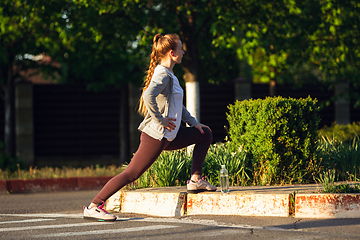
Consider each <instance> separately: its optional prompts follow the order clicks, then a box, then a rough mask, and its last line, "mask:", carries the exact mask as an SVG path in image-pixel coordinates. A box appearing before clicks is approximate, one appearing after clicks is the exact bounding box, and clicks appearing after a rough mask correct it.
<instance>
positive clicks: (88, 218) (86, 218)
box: [84, 216, 116, 222]
mask: <svg viewBox="0 0 360 240" xmlns="http://www.w3.org/2000/svg"><path fill="white" fill-rule="evenodd" d="M84 219H85V220H89V221H99V222H115V221H116V218H115V219H101V218H94V217H86V216H84Z"/></svg>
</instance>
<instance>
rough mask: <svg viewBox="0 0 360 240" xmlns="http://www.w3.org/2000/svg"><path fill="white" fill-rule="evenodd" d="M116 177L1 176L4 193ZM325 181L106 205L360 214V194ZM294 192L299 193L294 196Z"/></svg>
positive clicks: (142, 194) (167, 211) (82, 186)
mask: <svg viewBox="0 0 360 240" xmlns="http://www.w3.org/2000/svg"><path fill="white" fill-rule="evenodd" d="M111 178H112V177H111V176H106V177H75V178H46V179H29V180H22V179H16V180H0V194H6V193H36V192H55V191H73V190H95V189H101V188H102V187H103V186H104V185H105V184H106V183H107V182H108V181H109V180H110V179H111ZM320 187H321V185H316V184H309V185H297V186H296V185H293V186H265V187H259V186H254V187H232V188H231V189H230V190H231V191H230V193H229V194H222V193H220V192H219V191H217V192H205V193H199V194H188V193H186V187H166V188H146V189H138V190H132V191H118V192H117V193H115V194H114V195H113V196H111V197H110V198H109V199H108V200H107V202H106V209H107V210H111V211H119V212H124V213H139V214H147V215H154V216H162V217H178V216H184V215H201V214H208V215H211V214H213V215H239V216H277V217H288V216H290V213H291V212H292V211H291V209H295V210H294V211H293V212H294V213H293V215H292V216H294V217H296V218H360V194H344V193H343V194H327V193H314V192H319V189H320ZM292 196H295V198H294V199H292Z"/></svg>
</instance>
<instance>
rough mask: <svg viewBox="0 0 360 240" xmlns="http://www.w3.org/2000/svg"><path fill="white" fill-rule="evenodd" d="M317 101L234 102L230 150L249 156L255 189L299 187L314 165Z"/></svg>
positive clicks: (230, 128) (230, 130) (229, 119)
mask: <svg viewBox="0 0 360 240" xmlns="http://www.w3.org/2000/svg"><path fill="white" fill-rule="evenodd" d="M316 103H317V100H313V99H311V98H310V97H308V98H306V99H292V98H283V97H274V98H270V97H268V98H266V99H264V100H262V99H257V100H245V101H241V102H239V101H236V102H235V104H233V105H229V106H228V109H229V112H228V113H227V120H228V122H229V130H228V134H229V137H230V139H231V143H232V149H240V148H241V149H242V150H244V151H246V152H248V154H249V156H250V159H249V161H251V162H250V165H251V166H252V168H253V169H252V174H253V175H252V179H253V181H254V182H253V184H255V185H267V184H283V183H301V182H304V181H307V180H309V179H310V178H311V176H310V174H311V171H309V170H310V169H311V168H314V166H315V164H316V160H317V157H316V139H317V129H318V124H319V122H320V117H319V114H318V112H319V107H318V106H317V104H316Z"/></svg>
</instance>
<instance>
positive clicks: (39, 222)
mask: <svg viewBox="0 0 360 240" xmlns="http://www.w3.org/2000/svg"><path fill="white" fill-rule="evenodd" d="M96 193H97V191H77V192H58V193H36V194H12V195H0V199H1V204H0V239H38V238H39V239H70V238H71V239H74V238H75V239H142V240H143V239H154V240H155V239H160V240H161V239H219V238H224V239H360V219H298V218H292V217H287V218H282V217H239V216H209V215H207V216H186V217H179V218H176V217H174V218H164V217H153V216H146V215H139V214H124V213H115V215H117V216H118V220H117V221H116V222H113V223H106V222H99V221H86V220H84V219H83V218H82V206H83V205H88V204H89V202H90V201H91V199H92V198H93V197H94V196H95V195H96Z"/></svg>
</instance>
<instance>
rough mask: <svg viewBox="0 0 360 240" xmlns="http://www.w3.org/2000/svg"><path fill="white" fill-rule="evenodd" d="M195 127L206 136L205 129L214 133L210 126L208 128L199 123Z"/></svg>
mask: <svg viewBox="0 0 360 240" xmlns="http://www.w3.org/2000/svg"><path fill="white" fill-rule="evenodd" d="M194 127H195V128H197V129H199V131H200V132H201V133H202V134H204V130H203V128H207V129H209V130H210V132H212V131H211V128H210V127H209V126H206V125H204V124H202V123H198V124H196V125H195V126H194Z"/></svg>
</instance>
